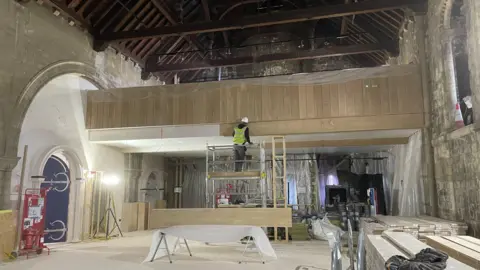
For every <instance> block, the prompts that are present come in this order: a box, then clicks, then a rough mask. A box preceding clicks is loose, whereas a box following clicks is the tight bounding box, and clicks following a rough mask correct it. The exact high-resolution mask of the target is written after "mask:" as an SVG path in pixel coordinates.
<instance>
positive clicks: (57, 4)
mask: <svg viewBox="0 0 480 270" xmlns="http://www.w3.org/2000/svg"><path fill="white" fill-rule="evenodd" d="M45 3H46V4H48V5H50V6H51V7H53V8H55V9H56V10H58V11H59V12H61V13H64V14H65V15H67V16H68V17H69V18H70V19H72V20H73V21H74V22H75V23H76V24H78V25H80V26H82V27H83V28H85V29H86V30H87V31H88V32H89V33H92V32H93V29H92V28H91V27H90V24H89V23H88V21H87V20H85V19H84V18H83V17H82V16H80V15H79V14H77V13H76V12H75V11H74V10H73V9H70V8H69V7H68V6H67V5H66V3H65V2H64V1H52V0H45Z"/></svg>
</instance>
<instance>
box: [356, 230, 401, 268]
mask: <svg viewBox="0 0 480 270" xmlns="http://www.w3.org/2000/svg"><path fill="white" fill-rule="evenodd" d="M365 255H366V256H365V257H366V260H365V261H366V269H367V270H379V269H385V262H386V261H387V260H388V259H389V258H390V257H392V256H396V255H400V256H404V257H406V254H404V253H403V252H402V251H400V250H398V249H397V248H396V247H395V246H393V245H392V244H391V243H389V242H388V241H386V240H385V239H383V238H382V236H380V235H367V236H366V239H365Z"/></svg>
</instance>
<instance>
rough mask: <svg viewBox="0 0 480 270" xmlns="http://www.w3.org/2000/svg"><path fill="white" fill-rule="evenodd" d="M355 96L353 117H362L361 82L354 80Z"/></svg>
mask: <svg viewBox="0 0 480 270" xmlns="http://www.w3.org/2000/svg"><path fill="white" fill-rule="evenodd" d="M354 95H355V114H354V115H355V116H363V115H364V107H363V80H356V81H355V85H354Z"/></svg>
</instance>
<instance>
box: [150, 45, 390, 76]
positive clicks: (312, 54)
mask: <svg viewBox="0 0 480 270" xmlns="http://www.w3.org/2000/svg"><path fill="white" fill-rule="evenodd" d="M388 46H390V44H381V43H374V44H358V45H345V46H331V47H325V48H321V49H317V50H313V51H312V50H305V51H297V52H291V53H278V54H269V55H261V56H244V57H235V58H230V59H211V60H209V61H197V62H192V63H188V64H169V65H164V64H158V61H157V57H150V58H148V59H147V62H146V65H145V71H146V72H171V71H182V70H197V69H207V68H216V67H230V66H242V65H249V64H257V63H268V62H277V61H287V60H303V59H315V58H325V57H333V56H343V55H354V54H365V53H371V52H378V51H382V50H384V48H385V47H388Z"/></svg>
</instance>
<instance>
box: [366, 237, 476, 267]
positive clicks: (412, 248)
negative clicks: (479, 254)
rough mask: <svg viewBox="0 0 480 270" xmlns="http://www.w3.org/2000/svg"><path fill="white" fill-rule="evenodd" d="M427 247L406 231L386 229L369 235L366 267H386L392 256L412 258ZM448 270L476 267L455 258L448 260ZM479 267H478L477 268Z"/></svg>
mask: <svg viewBox="0 0 480 270" xmlns="http://www.w3.org/2000/svg"><path fill="white" fill-rule="evenodd" d="M425 248H431V247H429V246H428V245H426V244H424V243H423V242H421V241H419V240H418V239H416V238H415V237H414V236H413V235H411V234H409V233H406V232H392V231H385V232H384V233H383V234H382V235H368V236H367V237H366V241H365V255H366V260H365V261H366V269H367V270H379V269H385V262H386V261H387V260H388V259H389V258H390V257H392V256H395V255H400V256H403V257H406V258H412V257H414V256H415V254H417V253H419V252H420V251H421V250H423V249H425ZM446 269H447V270H460V269H462V270H473V269H475V268H472V267H469V266H468V265H466V264H464V263H462V262H460V261H458V260H456V259H454V258H449V259H448V260H447V268H446ZM477 269H478V268H477Z"/></svg>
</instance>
